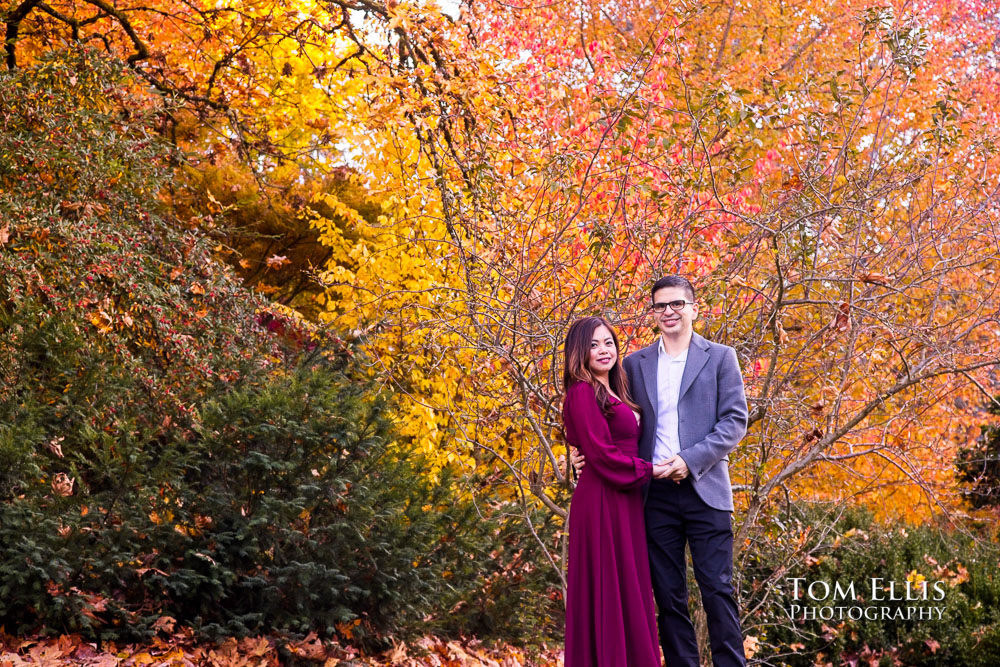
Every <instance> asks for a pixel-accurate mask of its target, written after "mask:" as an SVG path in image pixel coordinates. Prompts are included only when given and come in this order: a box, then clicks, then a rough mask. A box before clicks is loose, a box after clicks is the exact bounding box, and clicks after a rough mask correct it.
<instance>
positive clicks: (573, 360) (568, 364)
mask: <svg viewBox="0 0 1000 667" xmlns="http://www.w3.org/2000/svg"><path fill="white" fill-rule="evenodd" d="M602 325H603V326H605V327H607V328H608V331H610V332H611V338H612V340H614V341H615V352H616V353H617V354H618V358H617V359H615V365H614V366H612V367H611V370H610V371H608V384H609V385H611V390H612V391H614V392H615V393H616V394H618V397H619V398H620V399H621V400H622V402H624V403H625V404H626V405H628V406H629V407H630V408H632V409H633V410H635V411H636V412H639V406H638V405H636V404H635V402H633V401H632V396H631V394H629V391H628V382H626V381H625V371H624V370H623V369H622V359H621V345H619V344H618V334H616V333H615V330H614V328H613V327H612V326H611V325H610V324H609V323H608V321H607V320H605V319H604V318H603V317H581V318H580V319H578V320H576V321H575V322H573V324H571V325H570V327H569V331H567V332H566V342H565V344H564V346H563V348H564V349H563V354H564V362H563V390H564V391H565V390H567V389H569V386H570V385H571V384H573V383H574V382H587V383H589V384H590V386H592V387H593V388H594V393H595V394H596V395H597V405H598V406H599V407H600V408H601V412H603V413H604V415H605V416H610V415H611V401H610V396H609V394H608V390H607V388H606V387H605V386H604V384H603V383H602V382H601V381H600V380H598V379H597V378H595V377H594V374H593V373H592V372H591V371H590V363H589V362H590V344H591V342H592V341H593V339H594V331H596V330H597V327H599V326H602Z"/></svg>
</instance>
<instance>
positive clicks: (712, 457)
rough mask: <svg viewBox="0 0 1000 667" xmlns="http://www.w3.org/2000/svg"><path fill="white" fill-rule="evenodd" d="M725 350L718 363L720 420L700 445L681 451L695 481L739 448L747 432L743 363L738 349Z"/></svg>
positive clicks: (747, 411)
mask: <svg viewBox="0 0 1000 667" xmlns="http://www.w3.org/2000/svg"><path fill="white" fill-rule="evenodd" d="M724 349H725V354H724V355H723V358H722V359H721V360H720V362H719V367H718V370H717V373H718V375H717V378H716V382H717V387H718V404H717V410H718V412H717V415H718V419H717V420H716V422H715V426H714V427H713V428H712V430H711V431H709V433H708V435H706V436H705V437H704V438H702V439H701V441H700V442H698V443H696V444H694V445H693V446H691V447H688V448H686V449H683V450H681V452H680V456H681V458H683V459H684V462H685V463H687V466H688V470H689V471H690V472H691V475H692V477H694V479H695V480H698V479H701V477H702V475H704V474H705V473H706V472H708V471H709V470H710V469H711V468H712V466H714V465H715V464H716V463H718V462H719V461H721V460H722V457H724V456H726V455H728V454H729V452H731V451H733V450H734V449H736V445H738V444H740V440H742V439H743V436H744V435H746V432H747V421H748V418H749V410H748V409H747V399H746V393H745V391H744V389H743V375H742V374H741V373H740V362H739V361H738V360H737V358H736V350H734V349H733V348H731V347H727V348H724Z"/></svg>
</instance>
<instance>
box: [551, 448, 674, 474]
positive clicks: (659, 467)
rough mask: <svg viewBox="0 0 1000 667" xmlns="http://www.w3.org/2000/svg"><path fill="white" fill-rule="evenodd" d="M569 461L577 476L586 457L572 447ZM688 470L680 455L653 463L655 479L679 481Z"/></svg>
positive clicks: (584, 463)
mask: <svg viewBox="0 0 1000 667" xmlns="http://www.w3.org/2000/svg"><path fill="white" fill-rule="evenodd" d="M570 462H571V463H572V464H573V469H574V470H576V474H577V476H579V475H580V472H581V471H582V470H583V467H584V465H586V462H587V461H586V457H585V456H584V455H583V454H581V453H580V451H579V450H578V449H576V448H573V449H571V450H570ZM690 472H691V471H689V470H688V467H687V463H685V462H684V459H682V458H681V457H680V456H671V457H670V458H669V459H667V460H666V461H664V462H662V463H654V464H653V477H655V478H656V479H672V480H674V481H675V482H679V481H681V480H682V479H684V478H685V477H687V476H688V475H689V474H690Z"/></svg>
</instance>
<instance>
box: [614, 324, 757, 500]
mask: <svg viewBox="0 0 1000 667" xmlns="http://www.w3.org/2000/svg"><path fill="white" fill-rule="evenodd" d="M658 345H659V340H657V342H656V343H653V344H652V345H650V346H648V347H644V348H642V349H641V350H639V351H638V352H635V353H634V354H630V355H629V356H628V357H627V358H626V359H625V361H624V362H623V364H622V365H623V366H624V368H625V374H626V375H627V376H628V385H629V391H630V392H631V393H632V399H633V400H634V401H635V402H636V403H638V404H639V407H640V408H642V432H641V434H640V436H639V456H641V457H642V458H644V459H645V460H647V461H651V460H652V458H653V446H654V444H655V439H656V368H657V365H658V364H657V356H656V355H657V346H658ZM677 417H678V422H679V423H678V431H679V435H680V445H681V451H680V456H681V458H682V459H684V462H685V463H687V466H688V469H689V470H690V471H691V482H692V483H693V484H694V489H695V491H696V492H697V493H698V495H699V496H700V497H701V499H702V500H704V501H705V502H706V503H707V504H708V505H709V506H710V507H714V508H715V509H719V510H725V511H728V512H732V511H733V487H732V484H731V483H730V481H729V457H728V454H729V452H731V451H733V450H734V449H735V448H736V445H738V444H739V442H740V440H741V439H742V438H743V436H744V435H745V434H746V432H747V399H746V394H745V393H744V390H743V376H742V375H741V374H740V364H739V361H737V359H736V351H735V350H734V349H733V348H731V347H727V346H725V345H719V344H718V343H710V342H708V341H707V340H705V339H704V338H702V337H701V336H699V335H698V334H694V335H693V336H692V338H691V347H690V348H689V349H688V356H687V363H686V364H685V365H684V375H683V376H682V377H681V391H680V397H679V399H678V402H677Z"/></svg>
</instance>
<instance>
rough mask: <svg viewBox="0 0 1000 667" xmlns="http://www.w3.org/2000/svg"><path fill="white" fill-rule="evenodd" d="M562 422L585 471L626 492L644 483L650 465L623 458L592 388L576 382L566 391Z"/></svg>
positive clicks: (650, 469) (649, 472)
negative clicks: (582, 460)
mask: <svg viewBox="0 0 1000 667" xmlns="http://www.w3.org/2000/svg"><path fill="white" fill-rule="evenodd" d="M563 421H564V423H565V425H566V436H567V438H568V440H569V443H570V444H571V445H573V446H574V447H576V448H578V449H579V450H580V451H581V452H583V455H584V456H585V457H586V467H585V468H584V472H586V471H587V470H593V471H594V472H595V473H597V474H598V475H600V476H601V478H603V479H604V480H605V481H606V482H608V483H609V484H611V485H612V486H614V487H617V488H621V489H627V488H632V487H636V486H640V485H642V484H644V483H646V482H648V481H649V480H650V479H651V478H652V476H653V464H651V463H650V462H649V461H644V460H643V459H641V458H639V457H637V456H627V455H626V454H623V453H622V451H621V450H620V449H619V448H618V447H617V446H616V445H615V444H614V442H613V440H612V438H611V430H610V429H609V428H608V422H607V420H606V419H605V417H604V414H603V413H602V412H601V409H600V407H599V406H598V405H597V397H596V395H595V393H594V388H593V387H592V386H590V384H588V383H586V382H578V383H576V384H574V385H572V386H570V388H569V389H568V390H567V391H566V398H565V400H564V401H563Z"/></svg>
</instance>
